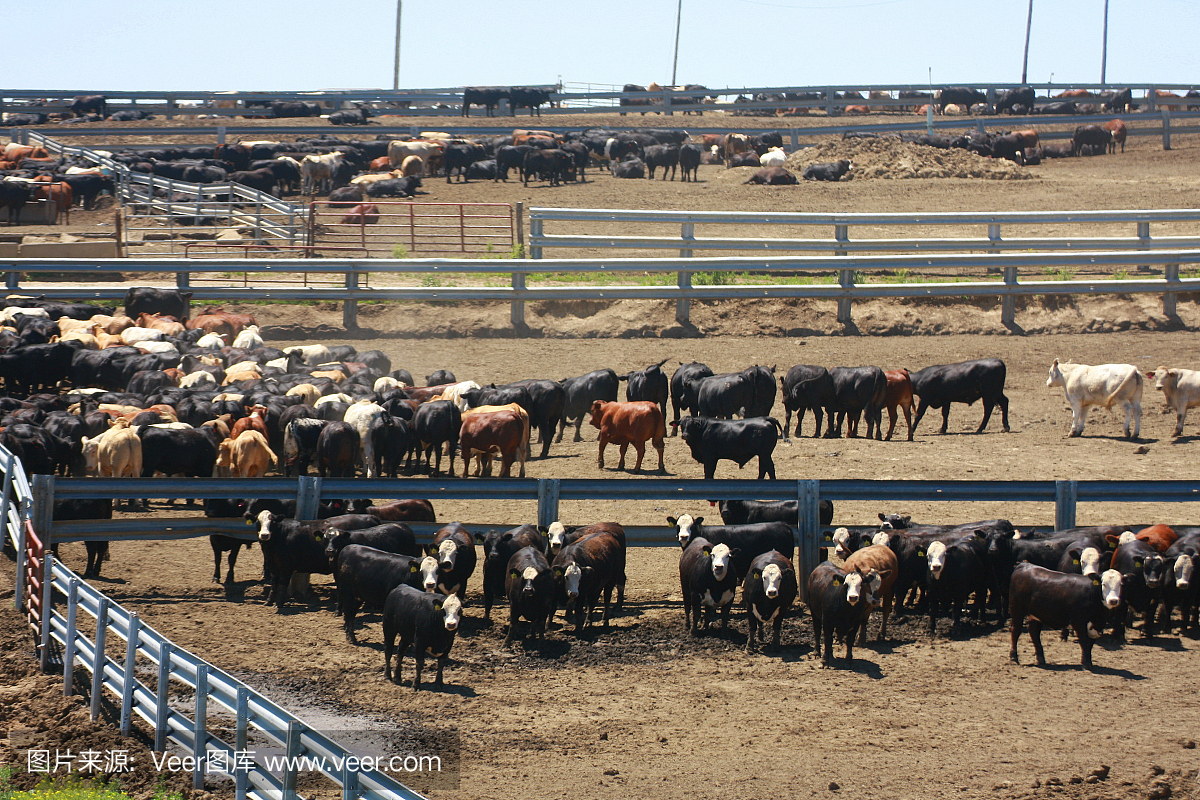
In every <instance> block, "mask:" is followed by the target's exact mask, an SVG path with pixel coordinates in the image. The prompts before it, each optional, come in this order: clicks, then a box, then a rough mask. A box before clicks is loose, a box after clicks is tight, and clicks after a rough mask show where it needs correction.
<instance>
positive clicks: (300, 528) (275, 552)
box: [246, 503, 379, 611]
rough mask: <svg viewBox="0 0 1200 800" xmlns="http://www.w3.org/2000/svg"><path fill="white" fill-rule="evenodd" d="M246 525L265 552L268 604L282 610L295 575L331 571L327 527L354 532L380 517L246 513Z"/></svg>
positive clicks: (262, 511)
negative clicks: (315, 517)
mask: <svg viewBox="0 0 1200 800" xmlns="http://www.w3.org/2000/svg"><path fill="white" fill-rule="evenodd" d="M246 520H247V523H248V524H250V525H253V526H254V527H255V528H256V531H257V534H258V541H259V543H260V544H261V545H262V551H263V571H264V573H265V574H269V575H270V576H271V577H270V580H271V585H270V587H269V588H268V589H267V597H266V603H267V605H270V604H271V603H272V602H274V603H275V604H276V606H277V607H278V610H279V611H282V610H283V606H284V603H286V602H287V600H288V597H287V594H288V590H289V586H290V584H291V581H292V576H293V575H294V574H296V573H301V574H304V575H309V574H312V573H317V574H319V575H329V574H331V572H332V568H331V567H330V564H329V558H328V557H327V556H326V555H325V542H324V539H322V537H321V532H322V531H323V530H325V529H327V528H338V529H343V530H355V529H357V528H370V527H374V526H376V525H378V524H379V517H373V516H370V515H367V514H342V515H340V516H334V517H329V518H328V519H323V520H296V519H290V518H287V517H284V516H283V515H282V514H278V513H275V512H273V511H268V510H261V511H260V510H256V509H255V507H254V504H253V503H252V504H251V505H250V506H249V507H248V508H247V510H246Z"/></svg>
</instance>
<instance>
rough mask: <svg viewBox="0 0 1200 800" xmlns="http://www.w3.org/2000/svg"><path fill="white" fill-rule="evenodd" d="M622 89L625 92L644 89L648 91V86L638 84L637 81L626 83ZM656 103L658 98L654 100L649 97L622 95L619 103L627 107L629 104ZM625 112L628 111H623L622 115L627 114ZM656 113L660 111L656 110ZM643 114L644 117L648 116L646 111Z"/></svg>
mask: <svg viewBox="0 0 1200 800" xmlns="http://www.w3.org/2000/svg"><path fill="white" fill-rule="evenodd" d="M621 91H622V92H625V93H629V92H644V91H646V87H645V86H638V85H637V84H636V83H627V84H625V86H624V88H622V89H621ZM656 103H657V101H656V100H652V99H650V98H649V97H622V98H621V99H620V100H619V101H618V105H619V106H620V107H621V108H625V107H627V106H651V105H655V104H656ZM625 113H626V112H624V111H622V112H621V116H622V117H623V116H625ZM655 113H658V112H655ZM641 115H642V116H643V117H644V116H646V112H645V111H642V112H641Z"/></svg>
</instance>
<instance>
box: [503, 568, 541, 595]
mask: <svg viewBox="0 0 1200 800" xmlns="http://www.w3.org/2000/svg"><path fill="white" fill-rule="evenodd" d="M540 574H541V571H540V570H539V569H538V568H537V567H526V568H525V569H523V570H519V569H516V568H513V569H512V570H511V571H510V572H509V573H508V576H509V579H510V580H513V581H517V580H519V581H521V595H522V596H523V597H526V598H528V597H533V595H534V594H535V593H536V592H537V586H536V584H535V583H534V581H536V580H537V577H538V575H540Z"/></svg>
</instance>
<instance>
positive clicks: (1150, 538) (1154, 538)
mask: <svg viewBox="0 0 1200 800" xmlns="http://www.w3.org/2000/svg"><path fill="white" fill-rule="evenodd" d="M1134 538H1136V539H1139V540H1141V541H1143V542H1145V543H1146V544H1148V545H1150V546H1151V547H1153V548H1154V549H1155V550H1157V551H1158V552H1160V553H1163V552H1166V550H1167V548H1168V547H1170V546H1171V545H1173V544H1175V540H1176V539H1178V538H1179V534H1177V533H1175V530H1174V529H1173V528H1170V527H1168V526H1166V525H1163V524H1161V523H1160V524H1158V525H1151V526H1150V527H1149V528H1142V529H1141V530H1140V531H1138V532H1137V533H1135V534H1134Z"/></svg>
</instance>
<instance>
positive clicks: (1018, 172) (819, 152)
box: [743, 138, 1033, 180]
mask: <svg viewBox="0 0 1200 800" xmlns="http://www.w3.org/2000/svg"><path fill="white" fill-rule="evenodd" d="M843 158H848V159H850V161H852V162H853V163H854V169H853V170H852V171H851V174H850V177H851V178H853V179H854V180H862V179H864V178H988V179H991V180H1023V179H1026V178H1032V177H1033V175H1032V174H1030V173H1029V172H1028V171H1026V169H1025V168H1024V167H1020V166H1018V165H1016V164H1014V163H1013V162H1011V161H1007V160H1005V159H1002V158H984V157H983V156H979V155H976V154H975V153H972V152H969V151H967V150H939V149H938V148H936V147H926V146H925V145H921V144H909V143H907V142H901V141H900V140H898V139H894V138H886V139H885V138H879V139H841V140H835V141H830V142H822V143H821V144H818V145H814V146H813V147H805V148H802V149H800V150H797V151H796V152H794V153H792V154H791V155H790V156H788V160H787V164H786V166H787V168H788V169H789V170H791V171H792V172H794V173H796V174H797V175H799V174H800V173H801V172H803V171H804V168H805V167H806V166H808V165H809V164H816V163H820V162H828V161H838V160H840V159H843ZM743 180H745V179H744V178H743ZM843 180H845V179H843Z"/></svg>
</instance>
